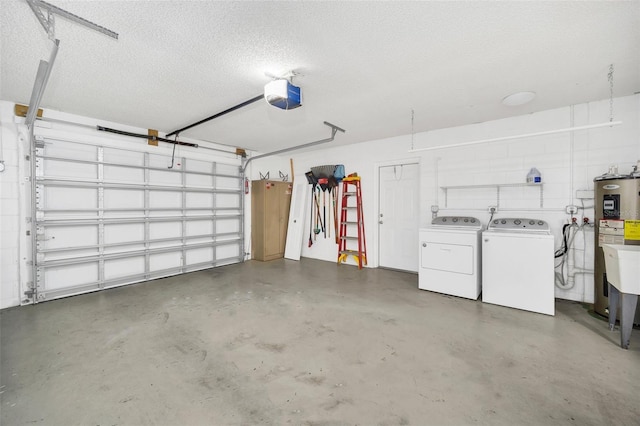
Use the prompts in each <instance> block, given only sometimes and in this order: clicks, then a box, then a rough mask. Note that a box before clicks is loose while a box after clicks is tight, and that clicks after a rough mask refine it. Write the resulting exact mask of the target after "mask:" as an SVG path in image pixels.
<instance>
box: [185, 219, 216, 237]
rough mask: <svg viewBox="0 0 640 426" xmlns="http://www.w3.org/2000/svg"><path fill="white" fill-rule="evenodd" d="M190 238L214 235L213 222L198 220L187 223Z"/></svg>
mask: <svg viewBox="0 0 640 426" xmlns="http://www.w3.org/2000/svg"><path fill="white" fill-rule="evenodd" d="M186 232H187V235H188V236H195V235H210V234H213V222H212V221H211V220H196V221H191V222H187V229H186Z"/></svg>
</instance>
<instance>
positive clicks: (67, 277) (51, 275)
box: [44, 262, 98, 290]
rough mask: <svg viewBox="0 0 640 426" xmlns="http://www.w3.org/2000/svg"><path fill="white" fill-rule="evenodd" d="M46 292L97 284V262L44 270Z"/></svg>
mask: <svg viewBox="0 0 640 426" xmlns="http://www.w3.org/2000/svg"><path fill="white" fill-rule="evenodd" d="M44 282H45V283H46V285H47V290H60V289H63V288H67V287H76V286H81V285H85V284H91V283H96V282H98V262H92V263H83V264H78V265H63V266H53V267H50V268H47V269H46V272H45V274H44Z"/></svg>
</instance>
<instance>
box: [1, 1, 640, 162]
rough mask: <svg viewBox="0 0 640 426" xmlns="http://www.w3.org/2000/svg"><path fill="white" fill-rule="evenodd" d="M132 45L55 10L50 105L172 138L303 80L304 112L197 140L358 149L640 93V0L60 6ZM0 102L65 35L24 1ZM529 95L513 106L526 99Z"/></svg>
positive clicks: (15, 97)
mask: <svg viewBox="0 0 640 426" xmlns="http://www.w3.org/2000/svg"><path fill="white" fill-rule="evenodd" d="M50 3H52V4H55V5H56V6H58V7H61V8H63V9H65V10H67V11H69V12H72V13H75V14H77V15H79V16H81V17H83V18H86V19H88V20H90V21H93V22H95V23H97V24H99V25H102V26H104V27H107V28H109V29H111V30H113V31H115V32H118V33H119V34H120V38H119V40H117V41H116V40H113V39H111V38H109V37H107V36H104V35H102V34H99V33H96V32H94V31H91V30H89V29H87V28H85V27H81V26H79V25H77V24H75V23H72V22H69V21H67V20H65V19H63V18H60V17H58V18H56V37H57V38H58V39H60V50H59V53H58V57H57V59H56V63H55V65H54V68H53V72H52V74H51V78H50V81H49V85H48V87H47V91H46V93H45V96H44V98H43V101H42V104H41V106H42V107H44V108H52V109H56V110H60V111H65V112H70V113H75V114H80V115H85V116H90V117H96V118H99V119H104V120H108V121H115V122H118V123H123V124H130V125H135V126H139V127H143V128H155V129H159V130H160V131H163V132H170V131H172V130H176V129H177V128H180V127H184V126H186V125H188V124H191V123H192V122H195V121H198V120H200V119H202V118H204V117H207V116H209V115H212V114H215V113H217V112H220V111H222V110H225V109H227V108H229V107H231V106H233V105H235V104H238V103H240V102H242V101H245V100H247V99H250V98H252V97H254V96H256V95H259V94H261V93H262V91H263V86H264V84H265V83H267V82H268V81H269V79H268V78H267V77H265V75H264V73H265V72H271V73H275V74H281V73H283V72H285V71H287V70H291V69H296V70H298V71H300V72H301V73H302V74H303V75H301V76H299V77H297V78H296V79H295V80H294V83H295V84H297V85H299V86H300V87H301V88H302V92H303V106H302V107H301V108H298V109H296V110H291V111H282V110H278V109H277V108H275V107H271V106H269V105H267V104H266V103H265V102H262V101H261V102H258V103H254V104H252V105H250V106H248V107H245V108H243V109H240V110H237V111H235V112H233V113H231V114H228V115H225V116H224V117H221V118H218V119H216V120H214V121H212V122H210V123H207V124H205V125H202V126H199V127H197V128H194V129H192V130H189V131H186V132H184V133H183V135H184V136H189V137H194V138H199V139H204V140H209V141H214V142H219V143H223V144H227V145H232V146H240V147H245V148H248V149H254V150H258V151H262V152H269V151H273V150H275V149H280V148H283V147H288V146H293V145H299V144H303V143H306V142H311V141H314V140H317V139H322V138H325V137H327V136H328V135H329V133H330V131H329V129H328V128H327V127H326V126H324V125H323V124H322V122H323V121H325V120H326V121H330V122H332V123H334V124H336V125H338V126H340V127H342V128H344V129H346V130H347V133H346V134H344V135H342V134H339V135H338V136H337V138H336V142H334V144H337V143H354V142H362V141H367V140H372V139H378V138H384V137H389V136H395V135H401V134H408V133H410V132H411V110H412V109H413V110H415V124H414V130H415V131H416V132H418V131H424V130H432V129H437V128H444V127H451V126H457V125H463V124H469V123H475V122H482V121H487V120H493V119H498V118H503V117H507V116H512V115H520V114H525V113H530V112H535V111H540V110H545V109H550V108H556V107H561V106H566V105H571V104H577V103H582V102H587V101H593V100H600V99H605V98H608V97H609V84H608V81H607V72H608V68H609V64H611V63H613V64H614V66H615V74H614V95H615V96H624V95H630V94H632V93H634V92H638V91H640V2H637V1H629V2H623V1H615V2H611V1H603V2H598V1H595V2H559V1H551V2H539V1H536V2H476V1H474V2H271V1H265V2H208V1H207V2H205V1H200V2H196V1H141V0H140V1H102V2H97V1H95V2H94V1H60V0H50ZM0 31H1V39H0V42H1V45H0V49H1V50H0V54H1V65H0V66H1V70H0V71H1V72H0V78H1V81H0V99H3V100H9V101H16V102H20V103H25V104H26V103H28V102H29V98H30V95H31V90H32V87H33V82H34V79H35V75H36V71H37V67H38V61H39V60H40V59H45V60H46V59H47V58H48V57H49V51H50V47H51V42H50V41H49V40H48V39H47V36H46V34H45V32H44V30H43V28H42V27H41V26H40V24H39V22H38V21H37V19H36V17H35V15H34V14H33V13H32V11H31V9H30V8H29V6H28V5H27V3H26V1H24V0H0ZM521 90H527V91H534V92H536V93H537V98H536V99H535V100H534V101H533V102H532V103H530V104H528V105H525V106H520V107H506V106H503V105H502V104H501V103H500V101H501V99H502V98H503V97H504V96H506V95H508V94H510V93H513V92H516V91H521Z"/></svg>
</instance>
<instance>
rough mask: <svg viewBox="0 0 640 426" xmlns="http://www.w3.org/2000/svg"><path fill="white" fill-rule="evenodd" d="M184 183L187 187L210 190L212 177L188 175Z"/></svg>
mask: <svg viewBox="0 0 640 426" xmlns="http://www.w3.org/2000/svg"><path fill="white" fill-rule="evenodd" d="M208 173H211V170H209V171H208ZM185 183H186V185H187V186H198V187H205V188H212V187H213V176H210V175H201V174H189V175H186V176H185Z"/></svg>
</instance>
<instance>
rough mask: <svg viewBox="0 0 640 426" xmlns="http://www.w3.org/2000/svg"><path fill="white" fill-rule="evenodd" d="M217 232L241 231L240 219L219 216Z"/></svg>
mask: <svg viewBox="0 0 640 426" xmlns="http://www.w3.org/2000/svg"><path fill="white" fill-rule="evenodd" d="M215 232H216V233H221V232H224V233H227V232H240V221H239V220H237V219H235V218H234V219H224V218H218V220H216V230H215Z"/></svg>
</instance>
